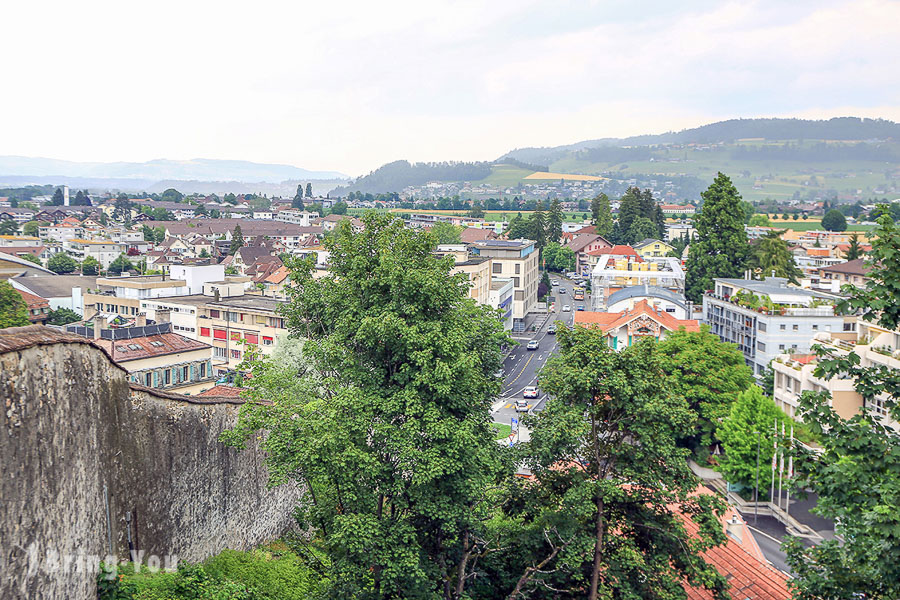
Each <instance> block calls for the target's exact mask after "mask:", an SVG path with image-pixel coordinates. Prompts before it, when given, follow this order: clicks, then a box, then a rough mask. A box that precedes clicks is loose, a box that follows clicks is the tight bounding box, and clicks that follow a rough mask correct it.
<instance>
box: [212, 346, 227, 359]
mask: <svg viewBox="0 0 900 600" xmlns="http://www.w3.org/2000/svg"><path fill="white" fill-rule="evenodd" d="M213 356H215V357H216V358H228V351H227V350H225V348H219V347H218V346H214V347H213Z"/></svg>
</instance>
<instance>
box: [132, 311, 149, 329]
mask: <svg viewBox="0 0 900 600" xmlns="http://www.w3.org/2000/svg"><path fill="white" fill-rule="evenodd" d="M146 325H147V315H146V314H144V313H141V314H139V315H138V316H136V317H135V318H134V326H135V327H145V326H146Z"/></svg>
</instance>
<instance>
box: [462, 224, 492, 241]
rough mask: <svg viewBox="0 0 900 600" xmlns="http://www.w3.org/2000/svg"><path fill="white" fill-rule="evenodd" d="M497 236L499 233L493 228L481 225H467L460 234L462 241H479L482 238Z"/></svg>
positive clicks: (489, 238) (490, 238)
mask: <svg viewBox="0 0 900 600" xmlns="http://www.w3.org/2000/svg"><path fill="white" fill-rule="evenodd" d="M496 238H497V234H496V233H494V230H493V229H481V228H480V227H466V228H465V229H463V230H462V233H460V234H459V239H460V241H461V242H462V243H464V244H468V243H469V242H477V241H480V240H493V239H496Z"/></svg>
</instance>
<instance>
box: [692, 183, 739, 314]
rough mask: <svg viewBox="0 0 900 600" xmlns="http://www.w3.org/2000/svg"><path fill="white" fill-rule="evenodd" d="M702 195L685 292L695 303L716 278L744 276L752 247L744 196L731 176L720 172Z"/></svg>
mask: <svg viewBox="0 0 900 600" xmlns="http://www.w3.org/2000/svg"><path fill="white" fill-rule="evenodd" d="M702 196H703V207H702V208H701V210H700V214H699V216H698V217H696V224H697V225H696V227H697V233H696V238H695V239H694V241H693V242H692V243H691V249H690V253H689V254H688V259H687V265H686V270H687V273H686V280H685V296H686V297H687V298H688V300H690V301H692V302H695V303H699V302H701V301H702V299H703V293H704V291H705V290H709V289H712V288H713V279H714V278H716V277H736V278H739V277H741V276H742V275H743V271H744V265H745V263H746V261H747V255H748V253H749V250H750V247H749V246H748V244H747V232H746V231H745V230H744V212H743V210H742V209H741V205H740V201H741V196H740V194H739V193H738V191H737V189H735V187H734V185H733V184H732V183H731V180H730V179H729V178H728V177H727V176H726V175H724V174H722V173H719V174H718V175H717V176H716V179H715V181H713V183H712V185H710V186H709V188H708V189H707V190H706V191H705V192H703V194H702Z"/></svg>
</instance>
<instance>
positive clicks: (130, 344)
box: [94, 333, 211, 363]
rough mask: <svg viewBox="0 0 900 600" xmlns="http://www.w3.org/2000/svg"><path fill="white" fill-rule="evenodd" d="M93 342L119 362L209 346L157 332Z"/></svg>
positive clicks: (179, 336)
mask: <svg viewBox="0 0 900 600" xmlns="http://www.w3.org/2000/svg"><path fill="white" fill-rule="evenodd" d="M94 342H95V343H96V344H97V345H98V346H101V347H102V348H103V349H104V350H106V353H107V354H109V355H110V356H111V357H112V358H113V360H115V361H116V362H119V363H121V362H128V361H131V360H140V359H142V358H151V357H154V356H165V355H167V354H177V353H179V352H192V351H194V350H204V349H208V348H211V346H210V345H209V344H204V343H203V342H199V341H197V340H192V339H191V338H189V337H185V336H183V335H179V334H177V333H159V334H156V335H147V336H143V337H135V338H128V339H122V340H107V339H99V340H94Z"/></svg>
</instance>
